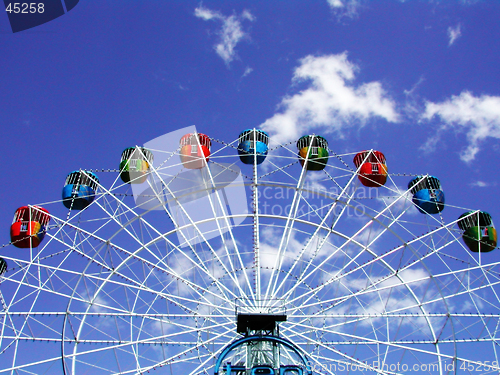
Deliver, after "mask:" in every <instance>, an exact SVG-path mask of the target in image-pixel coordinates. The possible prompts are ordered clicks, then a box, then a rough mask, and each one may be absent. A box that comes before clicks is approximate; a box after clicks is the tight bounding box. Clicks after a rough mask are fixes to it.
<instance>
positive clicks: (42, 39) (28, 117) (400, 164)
mask: <svg viewBox="0 0 500 375" xmlns="http://www.w3.org/2000/svg"><path fill="white" fill-rule="evenodd" d="M499 17H500V2H496V1H456V2H455V1H407V2H402V1H350V0H347V1H344V0H313V1H307V2H306V1H299V0H291V1H281V0H280V1H278V0H276V1H243V0H241V1H205V2H202V3H201V2H198V1H188V0H186V1H184V0H183V1H180V0H176V1H173V0H163V1H160V0H143V1H120V2H118V1H109V0H103V1H99V2H98V1H93V0H89V1H81V2H80V3H79V4H78V5H77V6H76V7H75V8H74V9H73V10H72V11H70V12H68V13H67V14H66V15H64V16H62V17H60V18H58V19H56V20H54V21H52V22H49V23H47V24H44V25H41V26H39V27H36V28H33V29H30V30H26V31H23V32H19V33H16V34H12V32H11V30H10V26H9V24H8V18H7V15H6V14H4V15H3V16H0V50H1V56H2V57H1V59H0V85H1V88H2V90H1V93H0V121H1V124H2V125H1V126H2V130H3V132H2V133H3V139H2V142H3V155H4V158H5V160H4V169H3V172H2V179H1V181H2V183H1V184H0V195H1V196H2V198H3V199H2V201H1V203H0V212H1V219H0V225H1V226H2V227H3V228H4V230H3V231H2V232H1V234H0V242H1V244H7V243H8V242H9V234H8V228H9V225H10V223H11V220H12V216H13V214H14V211H15V209H16V208H17V207H19V206H23V205H26V204H40V203H44V202H52V201H57V200H59V199H60V194H61V189H62V187H63V183H64V179H65V177H66V175H67V174H68V173H69V172H71V171H73V170H76V169H79V168H82V169H116V168H118V164H119V159H120V155H121V152H122V151H123V149H125V148H126V147H130V146H134V145H142V144H144V143H146V142H148V141H150V140H151V139H154V138H156V137H158V136H161V135H163V134H165V133H168V132H171V131H174V130H177V129H179V128H184V127H187V126H190V125H196V127H197V130H198V131H200V132H203V133H205V134H208V135H210V136H211V137H214V138H217V139H222V140H225V141H233V140H235V139H236V138H237V136H238V134H239V133H240V131H242V130H244V129H247V128H253V127H260V128H263V129H265V130H266V131H268V132H269V133H270V135H271V137H272V138H273V139H274V140H275V141H278V142H282V143H286V142H291V141H295V140H296V139H297V138H298V137H300V136H302V135H304V134H310V133H316V134H321V135H323V136H324V137H325V138H327V139H328V141H329V145H330V148H331V149H332V150H334V151H335V152H337V153H340V154H345V153H350V152H357V151H360V150H363V149H372V148H373V149H377V150H379V151H382V152H383V153H384V154H385V156H386V158H387V164H388V168H389V172H390V173H407V174H426V173H429V174H432V175H435V176H437V177H438V178H440V180H441V182H442V184H443V188H444V191H445V194H446V199H447V202H448V203H450V204H452V205H455V206H460V207H465V208H471V209H482V210H486V211H488V212H490V213H491V215H492V216H493V219H494V220H495V219H496V220H497V222H499V223H500V209H499V208H498V207H497V205H496V202H497V193H498V183H499V181H498V177H497V174H496V171H497V170H498V166H497V164H496V163H497V162H498V159H499V153H500V145H499V138H500V89H499V87H498V82H500V65H499V64H498V61H499V57H500V42H499V41H498V35H500V24H499V22H498V19H499ZM409 179H410V178H409V177H408V180H409ZM402 187H404V186H403V185H402ZM60 206H61V209H60V211H58V214H59V215H64V214H61V213H60V212H63V210H62V205H60ZM56 210H59V209H56ZM455 218H456V217H449V218H448V219H449V220H454V219H455ZM11 251H15V249H13V248H12V247H5V248H1V249H0V256H2V254H7V253H9V254H10V252H11Z"/></svg>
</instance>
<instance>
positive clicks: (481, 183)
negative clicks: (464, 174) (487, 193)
mask: <svg viewBox="0 0 500 375" xmlns="http://www.w3.org/2000/svg"><path fill="white" fill-rule="evenodd" d="M469 185H470V186H473V187H489V186H496V183H489V182H484V181H479V180H478V181H474V182H472V183H470V184H469Z"/></svg>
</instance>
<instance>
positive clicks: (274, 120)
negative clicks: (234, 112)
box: [261, 53, 398, 142]
mask: <svg viewBox="0 0 500 375" xmlns="http://www.w3.org/2000/svg"><path fill="white" fill-rule="evenodd" d="M356 70H357V67H356V66H355V65H354V64H352V63H351V62H349V61H348V59H347V53H342V54H339V55H326V56H307V57H305V58H303V59H301V60H300V65H299V66H298V67H297V68H296V69H295V72H294V75H293V79H292V82H293V83H294V84H297V83H300V82H307V83H308V84H309V85H308V88H306V89H304V90H302V91H300V92H298V93H297V94H295V95H293V96H286V97H284V98H283V99H282V101H281V103H280V104H279V109H281V112H279V113H276V114H275V115H274V116H272V117H271V118H269V119H267V120H266V121H265V122H264V123H263V124H261V127H262V129H264V130H266V131H268V132H269V133H271V134H272V135H273V137H274V139H275V140H276V141H277V142H287V141H291V140H293V139H297V138H298V137H299V136H301V135H303V134H305V133H307V132H309V131H311V130H313V129H321V130H323V131H325V132H327V133H328V132H334V131H340V130H341V129H343V128H345V127H348V126H352V124H353V123H357V124H361V125H362V124H363V122H364V121H366V120H368V119H369V118H371V117H381V118H383V119H385V120H387V121H390V122H396V121H398V113H397V112H396V109H395V106H396V104H395V102H394V101H393V100H392V99H391V98H389V97H388V96H387V94H386V93H385V91H384V89H383V88H382V85H381V84H380V82H369V83H364V84H361V85H358V86H356V85H355V84H354V82H353V81H354V78H355V72H356Z"/></svg>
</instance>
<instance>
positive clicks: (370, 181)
mask: <svg viewBox="0 0 500 375" xmlns="http://www.w3.org/2000/svg"><path fill="white" fill-rule="evenodd" d="M353 161H354V165H355V166H356V168H359V172H358V173H359V174H358V177H359V180H360V181H361V183H362V184H363V185H365V186H368V187H379V186H381V185H384V184H385V182H386V181H387V165H386V161H385V156H384V154H383V153H381V152H380V151H375V150H366V151H361V152H359V153H357V154H356V156H355V157H354V160H353Z"/></svg>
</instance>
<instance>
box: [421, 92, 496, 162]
mask: <svg viewBox="0 0 500 375" xmlns="http://www.w3.org/2000/svg"><path fill="white" fill-rule="evenodd" d="M435 116H437V117H439V118H440V119H441V121H442V124H441V126H440V127H439V128H438V129H437V134H438V135H437V136H436V137H434V138H433V139H430V140H429V141H427V144H426V146H425V147H427V148H431V149H432V146H433V145H434V146H435V144H436V143H437V140H439V134H442V133H443V131H444V130H447V129H450V128H452V129H454V130H459V131H464V132H466V134H467V140H468V146H467V147H466V149H465V150H463V151H462V152H461V155H460V158H461V159H462V160H463V161H465V162H470V161H472V160H474V158H475V157H476V154H477V153H478V152H479V151H480V147H479V146H480V144H481V142H482V141H484V140H485V139H486V138H488V137H493V138H497V139H500V97H498V96H489V95H482V96H479V97H475V96H473V95H472V94H471V93H470V92H468V91H463V92H462V93H461V94H460V95H458V96H452V97H451V98H450V99H448V100H446V101H444V102H441V103H432V102H426V104H425V112H424V113H423V115H422V118H423V119H425V120H431V119H432V118H433V117H435Z"/></svg>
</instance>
